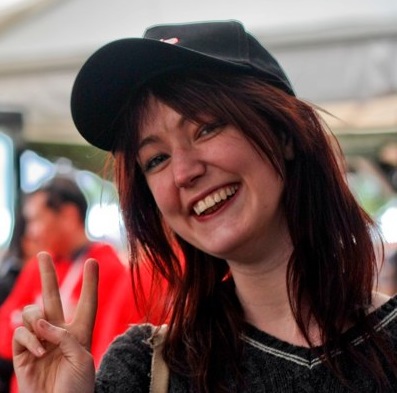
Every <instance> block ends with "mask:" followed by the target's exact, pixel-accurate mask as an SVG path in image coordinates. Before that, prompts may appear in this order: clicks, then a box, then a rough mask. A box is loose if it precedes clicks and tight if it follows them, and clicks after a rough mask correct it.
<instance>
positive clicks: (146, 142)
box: [138, 135, 160, 153]
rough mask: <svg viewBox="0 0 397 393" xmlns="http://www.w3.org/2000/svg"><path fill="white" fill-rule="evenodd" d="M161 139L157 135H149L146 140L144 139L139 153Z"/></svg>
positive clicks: (139, 147) (140, 144) (140, 143)
mask: <svg viewBox="0 0 397 393" xmlns="http://www.w3.org/2000/svg"><path fill="white" fill-rule="evenodd" d="M159 141H160V138H159V137H158V136H156V135H149V136H147V137H146V138H143V139H142V140H141V141H140V142H139V145H138V153H139V152H140V150H141V149H143V148H144V147H145V146H147V145H151V144H152V143H156V142H159Z"/></svg>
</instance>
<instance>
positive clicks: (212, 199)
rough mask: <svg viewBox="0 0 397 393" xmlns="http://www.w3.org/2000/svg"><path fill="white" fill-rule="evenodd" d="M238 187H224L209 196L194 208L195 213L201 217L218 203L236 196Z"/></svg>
mask: <svg viewBox="0 0 397 393" xmlns="http://www.w3.org/2000/svg"><path fill="white" fill-rule="evenodd" d="M237 189H238V187H237V186H230V187H224V188H221V189H220V190H217V191H215V192H214V193H212V194H211V195H207V196H206V197H205V198H204V199H202V200H201V201H199V202H197V203H196V204H195V205H194V206H193V210H194V212H195V213H196V214H197V215H198V216H199V215H200V214H203V213H204V212H205V211H206V210H207V209H209V208H210V207H213V206H215V205H216V204H217V203H219V202H221V201H224V200H226V199H227V198H228V197H230V196H232V195H234V194H235V193H236V191H237Z"/></svg>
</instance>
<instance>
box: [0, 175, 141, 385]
mask: <svg viewBox="0 0 397 393" xmlns="http://www.w3.org/2000/svg"><path fill="white" fill-rule="evenodd" d="M86 212H87V201H86V198H85V196H84V194H83V193H82V191H81V190H80V188H79V187H78V186H77V184H76V183H75V182H74V180H72V179H69V178H66V177H56V178H54V179H52V180H51V181H49V182H48V183H46V184H44V185H43V186H42V187H40V188H39V189H38V190H37V191H35V192H33V193H31V194H28V195H27V196H26V198H25V202H24V206H23V215H24V218H25V220H26V234H27V236H29V238H30V239H31V240H32V241H34V243H35V247H36V249H39V250H42V251H47V252H48V253H50V254H51V256H52V257H53V259H54V263H55V269H56V273H57V276H58V279H59V282H60V292H61V297H62V301H63V303H64V305H65V308H64V316H65V318H66V319H67V320H69V319H70V317H71V316H72V315H73V313H74V310H75V307H76V304H77V299H78V297H79V295H80V290H81V284H82V269H83V262H84V260H86V259H87V258H95V259H97V260H98V261H100V266H101V277H100V279H99V286H98V313H97V317H98V320H97V324H96V327H95V329H94V333H93V342H92V347H91V350H92V354H93V356H94V359H95V364H96V366H97V365H98V364H99V362H100V360H101V357H102V355H103V353H104V352H105V350H106V349H107V346H108V345H109V343H110V342H111V341H112V339H113V338H114V337H115V336H116V335H117V334H119V333H121V332H123V331H124V330H125V329H126V327H127V326H128V324H129V323H131V322H134V321H135V322H136V321H138V320H140V319H141V318H142V316H141V315H140V314H139V311H136V307H135V305H134V304H133V297H132V290H131V285H130V277H129V275H128V273H127V272H126V266H125V264H123V263H122V262H121V261H120V259H119V257H118V255H117V253H116V251H115V250H114V249H113V248H112V247H111V246H110V245H108V244H102V243H99V242H92V241H90V240H89V239H88V237H87V234H86V231H85V219H86ZM120 287H122V288H123V296H120V294H119V293H118V292H119V288H120ZM41 302H42V293H41V286H40V277H39V267H38V261H37V258H33V259H31V260H29V261H28V262H27V263H26V265H25V266H24V268H23V270H22V271H21V273H20V274H19V277H18V279H17V281H16V283H15V285H14V287H13V289H12V291H11V293H10V295H9V296H8V298H7V299H6V301H5V302H4V303H3V305H2V307H1V308H0V332H1V334H0V356H1V361H2V363H3V365H4V367H6V366H7V363H8V364H10V362H11V359H12V348H11V343H12V334H13V331H14V329H15V328H16V327H17V326H19V325H20V324H21V322H22V320H21V312H22V309H23V307H24V306H26V305H27V304H30V303H35V304H41ZM114 308H117V309H118V313H117V315H115V314H114V312H113V309H114ZM13 390H14V391H16V388H15V385H14V388H13Z"/></svg>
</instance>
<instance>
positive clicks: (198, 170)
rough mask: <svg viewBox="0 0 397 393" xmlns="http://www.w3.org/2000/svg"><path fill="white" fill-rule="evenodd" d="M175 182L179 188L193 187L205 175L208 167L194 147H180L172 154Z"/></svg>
mask: <svg viewBox="0 0 397 393" xmlns="http://www.w3.org/2000/svg"><path fill="white" fill-rule="evenodd" d="M172 170H173V175H174V182H175V185H176V187H178V188H187V187H192V186H193V185H194V184H195V183H196V182H197V180H198V179H199V178H200V177H201V176H203V175H204V173H205V170H206V167H205V163H204V162H203V160H202V159H200V157H199V154H198V153H197V152H196V151H195V150H194V149H186V148H185V149H183V148H181V149H178V150H176V151H174V152H173V154H172Z"/></svg>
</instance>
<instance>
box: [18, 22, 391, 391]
mask: <svg viewBox="0 0 397 393" xmlns="http://www.w3.org/2000/svg"><path fill="white" fill-rule="evenodd" d="M72 115H73V119H74V121H75V124H76V126H77V129H78V130H79V132H80V133H81V134H82V136H83V137H85V138H86V140H87V141H89V142H90V143H91V144H93V145H94V146H96V147H99V148H102V149H104V150H107V151H109V152H111V153H112V155H113V157H114V165H115V168H114V169H115V178H116V182H117V186H118V192H119V197H120V205H121V211H122V212H123V217H124V223H125V226H126V230H127V234H128V240H129V249H130V265H131V269H132V271H133V274H132V276H133V277H134V274H135V273H136V271H137V268H140V267H142V265H141V264H140V263H137V260H138V258H139V256H140V255H141V254H142V253H143V255H145V256H146V258H147V259H146V261H145V262H146V264H145V266H146V265H147V266H151V267H152V269H153V273H154V274H155V276H156V277H164V278H165V279H166V280H167V282H168V283H169V287H168V289H169V295H170V296H171V298H170V300H169V302H167V303H166V304H165V306H166V308H167V309H168V311H169V317H168V319H167V320H166V322H167V328H166V332H165V335H164V336H163V343H162V346H160V347H159V346H158V345H156V342H157V338H159V337H160V327H159V326H152V325H149V324H141V325H138V326H132V327H131V328H130V329H128V330H127V331H126V332H125V333H124V334H123V335H121V336H119V337H118V338H117V339H116V340H115V341H114V342H113V343H112V345H111V346H110V347H109V350H108V351H107V353H106V355H105V356H104V358H103V361H102V363H101V366H100V369H99V371H98V373H95V368H94V363H93V359H92V355H91V354H90V352H89V346H90V341H91V328H92V327H93V326H94V324H95V310H96V287H97V279H98V272H99V273H100V272H101V269H100V266H98V262H96V261H94V260H88V261H87V262H86V264H85V271H84V273H85V274H84V286H83V288H84V290H83V291H82V295H81V298H80V301H79V304H81V305H84V308H83V307H78V308H77V310H76V314H75V319H74V320H73V321H72V322H71V323H67V322H66V321H65V320H64V319H63V318H60V315H62V309H63V308H62V304H61V302H60V300H59V297H58V295H57V294H58V287H57V283H56V277H55V273H54V269H53V263H52V261H51V257H50V256H49V255H48V254H46V253H42V254H40V267H41V272H42V274H41V277H42V285H43V291H44V293H46V294H47V295H48V296H47V295H46V296H45V298H44V309H43V310H41V309H39V308H38V307H37V306H31V307H30V308H27V309H25V310H24V313H23V321H24V325H23V326H21V327H20V328H18V329H17V330H16V332H15V335H14V341H13V342H14V365H15V369H16V373H17V375H18V382H19V383H20V384H21V386H22V387H23V388H25V389H26V390H27V391H28V390H30V391H36V392H39V391H40V392H43V393H52V392H56V393H66V392H72V391H73V392H74V391H78V392H79V393H92V392H94V391H95V392H96V393H115V392H120V393H126V392H134V393H148V392H152V391H153V390H152V388H153V387H154V386H157V382H158V380H157V379H156V377H158V376H161V375H163V376H164V378H163V379H162V380H161V382H162V383H163V384H164V390H163V391H164V392H169V393H183V392H186V393H187V392H195V393H209V392H215V393H221V392H222V393H226V392H227V393H231V392H234V393H237V392H238V393H262V392H283V393H288V392H291V393H292V392H324V393H329V392H334V393H348V392H365V393H375V392H382V393H386V392H387V393H392V392H395V391H396V386H397V358H396V353H397V298H390V297H389V296H386V295H384V294H382V293H379V292H377V291H374V290H373V289H374V282H375V279H376V267H377V259H376V252H375V249H374V244H373V233H375V231H376V226H375V223H374V222H373V220H372V219H371V217H370V216H369V215H368V214H367V213H366V212H365V211H364V210H363V209H362V207H361V206H360V205H359V204H358V202H357V201H356V200H355V198H354V196H353V195H352V193H351V191H350V190H349V187H348V185H347V182H346V180H345V174H344V173H343V168H342V167H341V165H340V162H338V157H336V155H335V149H334V148H333V146H332V142H331V141H330V138H329V137H328V129H327V128H326V126H325V124H324V123H323V122H322V120H321V118H320V117H319V114H318V113H317V111H316V108H315V107H314V106H312V105H310V104H308V103H307V102H305V101H303V100H301V99H299V98H298V97H296V95H295V92H294V90H293V88H292V86H291V84H290V82H289V80H288V78H287V76H286V75H285V73H284V71H283V69H282V68H281V66H280V65H279V64H278V62H277V60H276V59H274V57H273V56H272V55H271V54H270V53H269V52H268V51H267V49H266V48H265V47H263V46H262V45H261V44H260V43H259V42H258V41H257V40H256V39H255V38H254V37H253V36H252V35H251V34H249V33H248V32H247V31H246V30H245V29H244V26H243V25H242V24H240V23H239V22H237V21H217V22H202V23H201V22H200V23H186V24H185V23H182V24H176V25H158V26H154V27H151V28H149V29H147V31H146V32H145V35H144V38H126V39H121V40H117V41H114V42H111V43H109V44H107V45H105V46H103V47H102V48H100V49H99V50H98V51H96V52H95V53H94V54H93V55H92V56H91V57H90V58H89V59H88V60H87V61H86V63H85V64H84V65H83V67H82V69H81V70H80V72H79V74H78V76H77V78H76V81H75V84H74V88H73V91H72ZM176 245H177V246H178V247H179V249H180V252H181V255H182V257H183V258H180V257H179V255H178V254H177V253H176V251H175V248H176V247H175V246H176ZM182 261H183V264H182ZM99 264H100V261H99ZM134 278H135V277H134ZM134 281H135V280H134ZM134 288H135V289H134V290H135V291H136V292H137V294H140V293H142V292H143V291H142V290H141V288H140V287H139V285H138V286H135V287H134ZM49 294H51V296H50V295H49ZM164 315H167V314H166V313H165V314H164ZM159 349H160V351H159ZM161 358H162V360H163V363H161ZM157 364H162V368H161V371H162V373H161V375H160V373H159V372H157V370H158V369H157V368H156V365H157ZM163 366H164V367H163ZM153 367H154V368H153ZM166 370H168V372H169V374H168V376H167V373H166ZM163 372H164V373H163Z"/></svg>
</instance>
